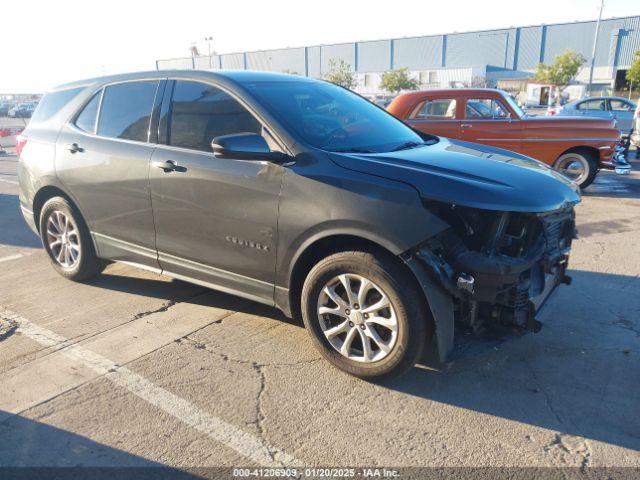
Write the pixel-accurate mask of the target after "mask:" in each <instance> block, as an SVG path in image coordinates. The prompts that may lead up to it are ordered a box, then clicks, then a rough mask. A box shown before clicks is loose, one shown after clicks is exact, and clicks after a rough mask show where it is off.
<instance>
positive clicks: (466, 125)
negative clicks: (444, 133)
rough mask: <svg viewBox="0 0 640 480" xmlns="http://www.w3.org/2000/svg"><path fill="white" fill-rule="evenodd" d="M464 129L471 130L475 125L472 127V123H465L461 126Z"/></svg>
mask: <svg viewBox="0 0 640 480" xmlns="http://www.w3.org/2000/svg"><path fill="white" fill-rule="evenodd" d="M460 126H461V127H462V128H471V127H473V125H471V124H470V123H463V124H461V125H460Z"/></svg>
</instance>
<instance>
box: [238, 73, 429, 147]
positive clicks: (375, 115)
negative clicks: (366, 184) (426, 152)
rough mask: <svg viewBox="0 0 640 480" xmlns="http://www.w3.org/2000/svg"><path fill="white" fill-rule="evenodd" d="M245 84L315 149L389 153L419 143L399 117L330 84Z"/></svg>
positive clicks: (420, 141)
mask: <svg viewBox="0 0 640 480" xmlns="http://www.w3.org/2000/svg"><path fill="white" fill-rule="evenodd" d="M247 87H248V89H249V90H250V91H251V93H253V94H254V95H255V96H256V97H257V99H258V100H259V101H261V102H262V103H263V104H265V106H266V107H267V109H268V110H269V111H270V112H271V114H272V115H274V116H275V117H276V118H277V119H278V120H280V121H281V122H282V123H283V124H285V125H287V126H288V127H289V128H291V129H292V130H294V131H295V132H296V133H297V134H298V135H299V136H300V137H302V139H303V140H304V141H305V142H307V143H309V144H311V145H312V146H314V147H316V148H321V149H323V150H330V151H334V152H339V151H342V152H348V151H351V152H388V151H391V150H397V149H399V148H410V147H412V146H416V145H421V144H423V140H422V139H421V138H420V136H419V135H418V134H417V133H415V132H414V131H413V130H411V129H410V128H409V127H407V126H406V125H405V124H403V123H402V122H401V121H399V120H397V119H396V118H394V117H393V116H391V115H390V114H388V113H386V112H384V111H383V110H381V109H380V108H378V107H376V106H375V105H373V104H372V103H371V102H369V101H368V100H365V99H364V98H362V97H359V96H358V95H356V94H354V93H352V92H350V91H349V90H346V89H344V88H341V87H338V86H336V85H333V84H330V83H324V82H291V81H288V82H256V83H252V84H249V85H247Z"/></svg>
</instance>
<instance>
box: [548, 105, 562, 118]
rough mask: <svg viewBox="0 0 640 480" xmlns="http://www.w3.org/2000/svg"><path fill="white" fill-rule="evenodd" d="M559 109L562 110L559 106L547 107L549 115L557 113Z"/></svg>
mask: <svg viewBox="0 0 640 480" xmlns="http://www.w3.org/2000/svg"><path fill="white" fill-rule="evenodd" d="M559 111H560V109H559V108H557V107H549V108H547V115H549V116H551V115H556V114H557V113H558V112H559Z"/></svg>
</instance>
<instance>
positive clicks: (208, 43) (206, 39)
mask: <svg viewBox="0 0 640 480" xmlns="http://www.w3.org/2000/svg"><path fill="white" fill-rule="evenodd" d="M204 41H205V42H207V53H208V54H209V68H210V69H212V68H213V58H212V57H211V42H212V41H213V37H204Z"/></svg>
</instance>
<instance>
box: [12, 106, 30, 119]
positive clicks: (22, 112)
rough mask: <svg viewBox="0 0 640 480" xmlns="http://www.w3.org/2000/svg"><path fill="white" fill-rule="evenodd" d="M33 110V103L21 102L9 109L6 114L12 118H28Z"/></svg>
mask: <svg viewBox="0 0 640 480" xmlns="http://www.w3.org/2000/svg"><path fill="white" fill-rule="evenodd" d="M34 110H35V105H34V104H33V103H21V104H20V105H16V106H15V107H13V108H11V109H9V113H8V116H9V117H12V118H30V117H31V115H33V112H34Z"/></svg>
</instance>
